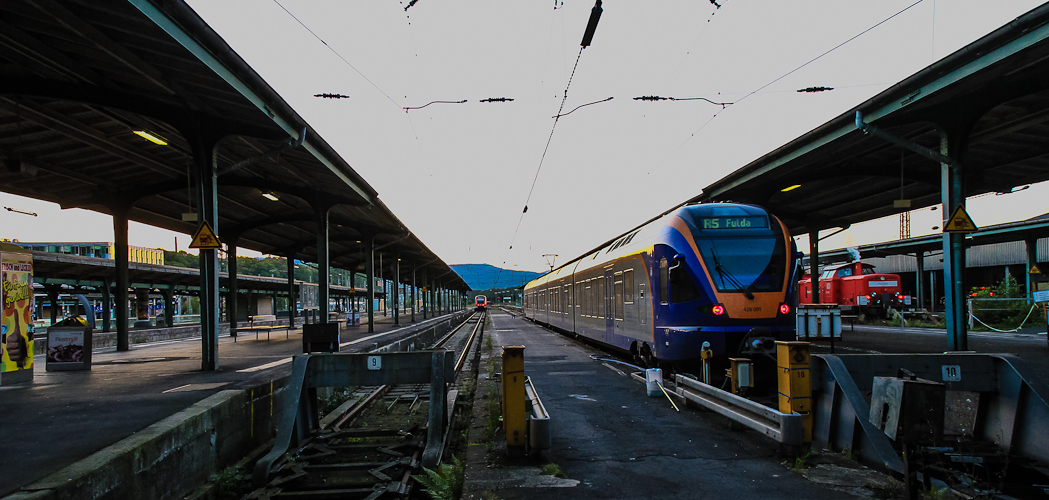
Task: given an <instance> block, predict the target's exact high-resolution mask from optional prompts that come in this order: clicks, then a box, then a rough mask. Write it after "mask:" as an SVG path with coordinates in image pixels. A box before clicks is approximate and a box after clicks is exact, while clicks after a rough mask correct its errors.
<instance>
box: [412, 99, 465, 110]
mask: <svg viewBox="0 0 1049 500" xmlns="http://www.w3.org/2000/svg"><path fill="white" fill-rule="evenodd" d="M464 102H466V99H463V100H461V101H430V102H428V103H426V104H423V105H422V106H408V107H405V108H404V111H405V112H407V111H408V110H409V109H423V108H425V107H426V106H429V105H431V104H462V103H464Z"/></svg>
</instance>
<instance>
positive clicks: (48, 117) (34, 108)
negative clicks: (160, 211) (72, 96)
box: [0, 98, 182, 175]
mask: <svg viewBox="0 0 1049 500" xmlns="http://www.w3.org/2000/svg"><path fill="white" fill-rule="evenodd" d="M0 103H2V104H3V105H4V106H5V107H6V108H7V109H8V110H9V111H11V112H13V113H21V114H22V116H25V117H26V118H27V119H29V120H32V121H34V122H36V123H37V124H38V125H40V126H42V127H44V128H47V129H49V130H52V131H54V132H58V133H60V134H62V135H64V136H66V137H69V138H71V139H75V140H77V141H80V142H82V143H84V144H87V145H89V146H92V147H95V148H98V149H100V150H102V151H105V152H107V153H109V154H112V155H114V156H117V157H119V158H121V159H124V160H127V161H129V162H131V163H134V164H136V165H139V166H142V167H145V168H148V169H150V170H153V171H155V172H157V173H161V174H165V175H171V174H172V173H173V172H176V173H177V172H180V171H181V170H182V169H181V168H179V167H176V166H174V165H171V164H168V163H166V162H164V161H162V160H158V159H156V158H153V157H151V156H148V155H146V154H145V153H142V152H140V151H136V150H134V149H133V148H131V147H129V146H127V145H125V144H121V143H119V142H116V141H113V140H112V139H111V138H109V137H107V136H106V135H105V134H104V133H102V132H99V131H98V130H95V129H94V128H91V127H89V126H87V125H85V124H83V123H78V122H76V121H75V120H73V119H72V118H69V117H68V116H63V115H61V114H58V113H56V112H54V111H52V110H50V109H48V108H46V107H44V106H41V105H39V104H36V103H33V102H22V103H16V102H15V101H13V100H11V99H10V98H0Z"/></svg>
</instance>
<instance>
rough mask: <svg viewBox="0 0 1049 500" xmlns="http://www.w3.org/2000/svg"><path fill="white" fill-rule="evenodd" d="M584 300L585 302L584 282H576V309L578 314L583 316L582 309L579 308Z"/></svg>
mask: <svg viewBox="0 0 1049 500" xmlns="http://www.w3.org/2000/svg"><path fill="white" fill-rule="evenodd" d="M582 300H583V282H582V281H577V282H575V308H576V311H577V314H582V308H581V307H579V306H580V304H579V303H580V302H582Z"/></svg>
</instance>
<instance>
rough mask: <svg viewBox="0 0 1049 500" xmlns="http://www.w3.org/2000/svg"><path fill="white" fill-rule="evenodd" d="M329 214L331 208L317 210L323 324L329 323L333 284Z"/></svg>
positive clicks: (319, 311) (320, 312)
mask: <svg viewBox="0 0 1049 500" xmlns="http://www.w3.org/2000/svg"><path fill="white" fill-rule="evenodd" d="M328 212H329V207H319V208H318V209H317V310H318V313H319V314H320V318H319V321H320V323H321V324H327V323H328V308H329V307H331V306H330V305H329V304H328V298H329V293H330V291H329V289H328V288H329V285H330V284H331V276H330V275H329V273H331V261H330V259H329V255H328V233H329V230H330V229H329V226H328Z"/></svg>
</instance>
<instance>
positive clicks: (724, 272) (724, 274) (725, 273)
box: [710, 242, 754, 300]
mask: <svg viewBox="0 0 1049 500" xmlns="http://www.w3.org/2000/svg"><path fill="white" fill-rule="evenodd" d="M710 255H711V256H713V257H714V270H715V271H717V272H718V275H719V276H721V283H722V284H724V283H725V279H726V278H727V279H728V281H729V283H730V284H732V286H734V287H736V289H738V290H740V291H742V292H743V295H746V296H747V298H748V299H751V300H754V294H753V293H750V286H753V283H751V285H749V286H743V283H740V281H739V280H738V279H736V277H735V276H733V275H732V273H731V272H729V270H728V268H726V267H725V266H723V265H721V260H719V259H718V251H717V247H715V246H714V244H713V242H711V245H710Z"/></svg>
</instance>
